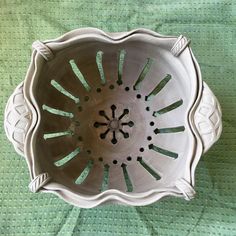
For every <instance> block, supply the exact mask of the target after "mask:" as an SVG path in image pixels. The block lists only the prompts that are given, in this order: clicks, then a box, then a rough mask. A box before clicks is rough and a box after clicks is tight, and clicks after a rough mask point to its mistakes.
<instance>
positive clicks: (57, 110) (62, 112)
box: [42, 104, 74, 118]
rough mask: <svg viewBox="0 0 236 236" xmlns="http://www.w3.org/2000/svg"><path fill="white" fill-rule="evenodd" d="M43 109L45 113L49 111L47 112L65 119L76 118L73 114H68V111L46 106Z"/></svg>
mask: <svg viewBox="0 0 236 236" xmlns="http://www.w3.org/2000/svg"><path fill="white" fill-rule="evenodd" d="M42 108H43V110H44V111H47V112H49V113H51V114H54V115H59V116H65V117H68V118H73V117H74V115H73V113H71V112H66V111H62V110H59V109H55V108H52V107H49V106H47V105H45V104H44V105H43V106H42Z"/></svg>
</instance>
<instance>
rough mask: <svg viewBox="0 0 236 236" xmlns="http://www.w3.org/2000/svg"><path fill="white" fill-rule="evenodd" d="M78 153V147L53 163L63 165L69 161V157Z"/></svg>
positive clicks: (71, 157)
mask: <svg viewBox="0 0 236 236" xmlns="http://www.w3.org/2000/svg"><path fill="white" fill-rule="evenodd" d="M79 153H80V148H79V147H78V148H76V149H75V150H74V151H73V152H71V153H70V154H68V155H67V156H65V157H63V158H62V159H60V160H58V161H56V162H54V164H55V165H56V166H58V167H59V166H63V165H65V164H66V163H67V162H69V161H70V160H71V159H73V158H74V157H76V155H78V154H79Z"/></svg>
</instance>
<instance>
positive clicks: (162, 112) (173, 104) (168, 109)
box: [153, 99, 183, 117]
mask: <svg viewBox="0 0 236 236" xmlns="http://www.w3.org/2000/svg"><path fill="white" fill-rule="evenodd" d="M182 104H183V100H182V99H181V100H178V101H177V102H174V103H172V104H170V105H169V106H167V107H164V108H162V109H160V110H159V111H154V112H153V116H155V117H157V116H158V115H161V114H164V113H167V112H169V111H172V110H174V109H176V108H178V107H179V106H181V105H182Z"/></svg>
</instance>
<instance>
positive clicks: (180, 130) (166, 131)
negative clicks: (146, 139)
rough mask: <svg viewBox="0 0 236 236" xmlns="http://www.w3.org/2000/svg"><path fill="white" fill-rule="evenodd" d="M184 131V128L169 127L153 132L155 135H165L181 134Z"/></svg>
mask: <svg viewBox="0 0 236 236" xmlns="http://www.w3.org/2000/svg"><path fill="white" fill-rule="evenodd" d="M184 130H185V128H184V126H177V127H170V128H161V129H158V128H156V129H155V130H154V133H155V134H165V133H178V132H183V131H184Z"/></svg>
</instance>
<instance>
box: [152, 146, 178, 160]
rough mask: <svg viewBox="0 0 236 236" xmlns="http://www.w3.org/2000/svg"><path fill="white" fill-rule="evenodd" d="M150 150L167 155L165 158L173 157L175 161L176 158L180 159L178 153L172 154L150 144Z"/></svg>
mask: <svg viewBox="0 0 236 236" xmlns="http://www.w3.org/2000/svg"><path fill="white" fill-rule="evenodd" d="M149 149H151V150H153V151H155V152H158V153H161V154H163V155H165V156H168V157H172V158H174V159H176V158H177V157H178V154H177V153H175V152H171V151H169V150H166V149H164V148H160V147H158V146H155V145H154V144H150V145H149Z"/></svg>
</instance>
